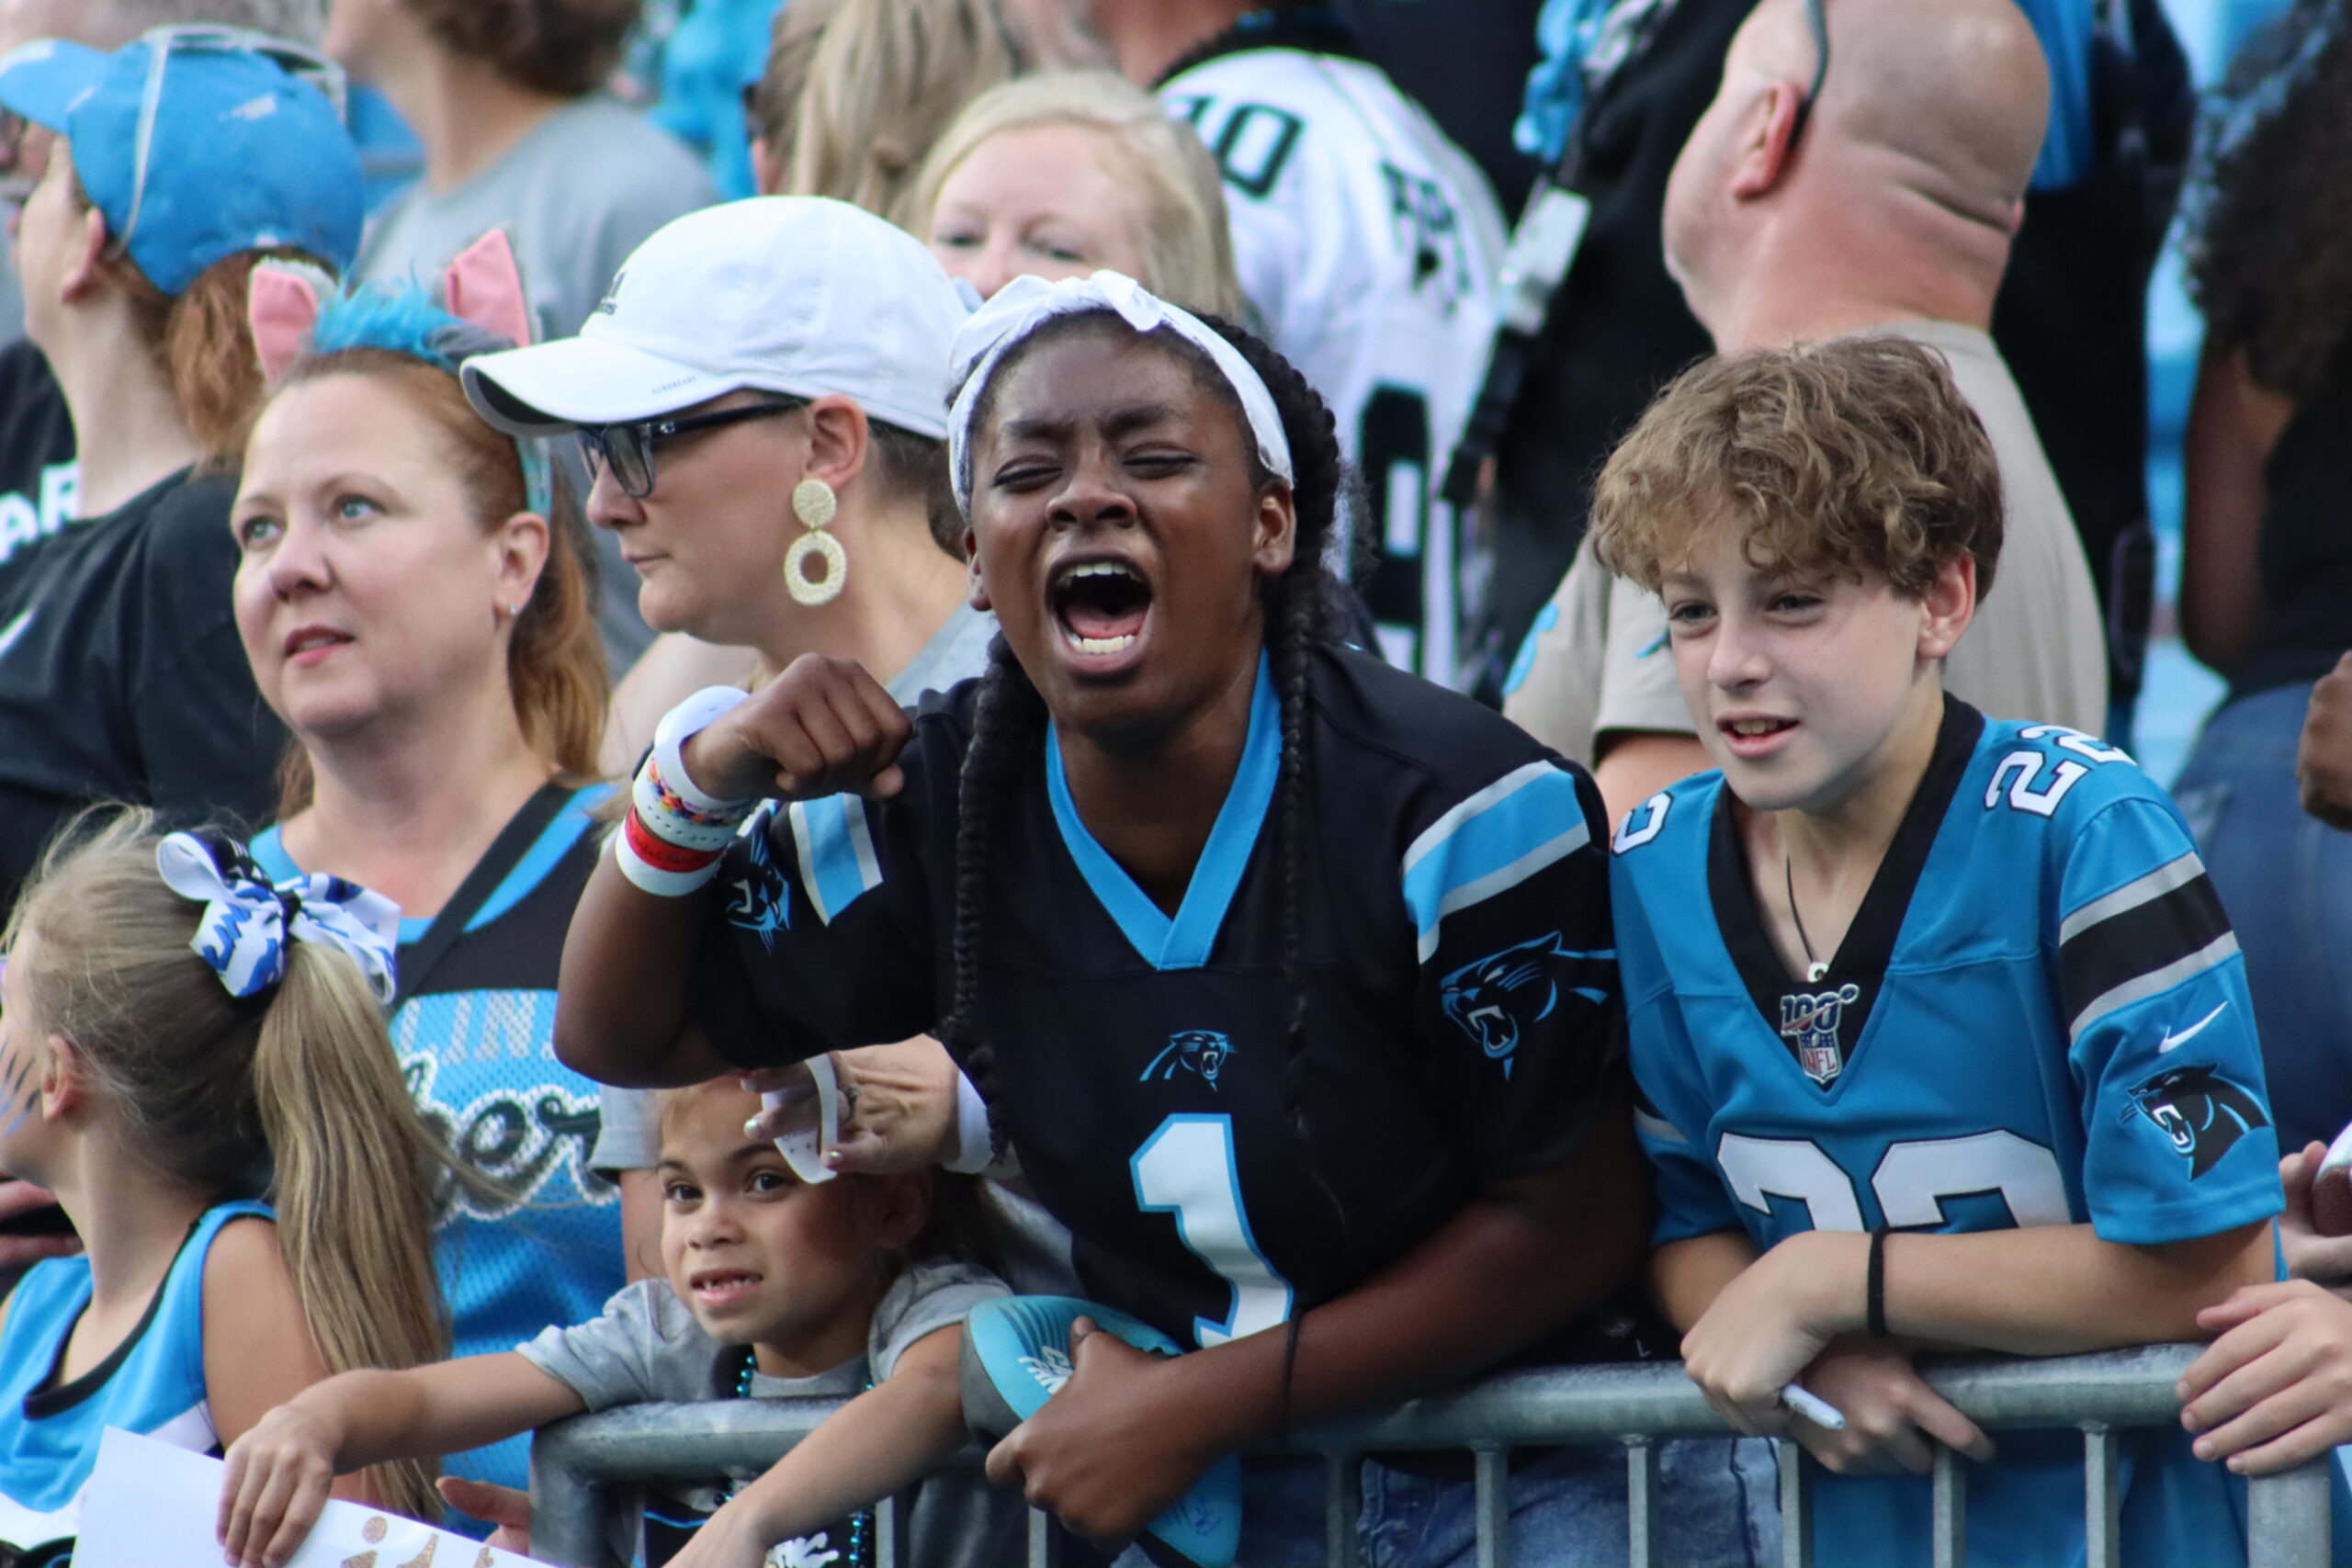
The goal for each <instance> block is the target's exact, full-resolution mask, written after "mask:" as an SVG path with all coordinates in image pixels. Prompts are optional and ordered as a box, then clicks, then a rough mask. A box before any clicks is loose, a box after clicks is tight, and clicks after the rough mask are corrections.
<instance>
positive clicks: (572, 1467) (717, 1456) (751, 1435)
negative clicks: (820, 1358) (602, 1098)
mask: <svg viewBox="0 0 2352 1568" xmlns="http://www.w3.org/2000/svg"><path fill="white" fill-rule="evenodd" d="M2198 1350H2199V1347H2198V1346H2194V1345H2154V1346H2148V1347H2144V1348H2139V1349H2132V1350H2114V1351H2107V1352H2102V1353H2100V1354H2098V1355H2090V1356H2065V1357H2055V1358H2051V1359H2007V1358H1997V1357H1952V1358H1943V1359H1933V1360H1929V1361H1927V1362H1924V1363H1922V1367H1921V1370H1922V1371H1923V1372H1924V1373H1925V1375H1926V1377H1927V1380H1928V1383H1929V1384H1930V1385H1931V1386H1933V1387H1934V1388H1935V1390H1936V1392H1937V1393H1940V1394H1942V1395H1943V1396H1944V1398H1946V1399H1948V1400H1950V1401H1951V1403H1952V1404H1954V1405H1955V1406H1957V1407H1958V1408H1959V1410H1960V1411H1961V1413H1962V1414H1963V1415H1965V1416H1968V1418H1969V1419H1970V1420H1972V1421H1974V1422H1975V1423H1976V1424H1977V1425H1978V1426H1980V1427H1987V1428H2000V1427H2076V1428H2078V1429H2079V1430H2080V1431H2081V1432H2082V1434H2083V1474H2084V1481H2085V1488H2084V1491H2085V1509H2084V1513H2085V1526H2086V1532H2087V1543H2088V1551H2087V1553H2086V1562H2087V1563H2088V1564H2089V1565H2090V1568H2121V1562H2122V1558H2121V1542H2120V1536H2119V1531H2118V1514H2119V1508H2120V1501H2121V1497H2120V1490H2119V1485H2118V1473H2117V1462H2116V1461H2117V1441H2116V1434H2117V1432H2118V1431H2120V1430H2123V1429H2126V1428H2130V1427H2159V1426H2169V1425H2171V1424H2172V1423H2173V1422H2175V1421H2177V1419H2178V1418H2179V1414H2180V1406H2179V1403H2178V1401H2177V1399H2176V1398H2175V1397H2174V1394H2173V1388H2174V1385H2175V1383H2176V1382H2177V1381H2178V1380H2179V1377H2180V1374H2181V1372H2182V1371H2185V1370H2186V1369H2187V1368H2188V1363H2189V1362H2190V1361H2191V1360H2192V1359H2195V1358H2196V1355H2197V1353H2198ZM836 1408H838V1402H836V1401H832V1400H822V1399H777V1400H729V1401H725V1402H722V1403H719V1404H652V1405H638V1406H633V1407H630V1408H628V1409H622V1410H615V1411H608V1412H606V1413H605V1414H603V1415H600V1416H578V1417H575V1418H574V1419H572V1420H570V1421H565V1422H560V1423H559V1424H557V1425H555V1426H553V1427H548V1428H547V1429H546V1430H544V1431H542V1432H541V1433H540V1434H539V1435H538V1437H537V1439H536V1441H535V1442H534V1443H533V1445H532V1449H531V1531H532V1547H533V1555H534V1556H536V1557H538V1558H540V1559H542V1560H543V1561H545V1562H551V1563H558V1564H562V1565H563V1568H616V1563H615V1562H614V1560H613V1559H611V1558H610V1557H609V1556H608V1555H607V1553H606V1549H605V1510H606V1507H607V1506H608V1503H609V1502H611V1501H614V1500H615V1499H614V1498H613V1497H612V1495H611V1494H612V1492H613V1491H614V1489H615V1487H616V1483H624V1482H637V1481H708V1480H709V1479H711V1478H712V1477H714V1476H717V1475H718V1474H720V1473H722V1472H726V1471H728V1470H730V1469H737V1468H757V1467H763V1466H765V1465H768V1464H771V1463H773V1462H775V1460H776V1459H777V1458H778V1457H779V1456H781V1455H782V1454H783V1453H784V1452H785V1451H786V1450H788V1449H790V1448H791V1447H792V1446H793V1445H794V1444H795V1443H797V1442H798V1441H799V1440H800V1439H801V1438H805V1437H807V1436H808V1435H809V1432H810V1431H811V1430H813V1429H814V1428H815V1427H816V1426H817V1424H818V1423H819V1422H820V1421H822V1420H823V1419H824V1418H825V1417H826V1416H828V1415H830V1414H831V1413H832V1411H833V1410H835V1409H836ZM1725 1430H1726V1428H1725V1427H1724V1424H1723V1422H1722V1421H1721V1419H1720V1418H1718V1417H1717V1416H1716V1415H1715V1414H1714V1412H1713V1410H1712V1409H1710V1408H1709V1407H1708V1404H1707V1403H1706V1401H1705V1400H1704V1399H1703V1398H1702V1397H1701V1395H1700V1393H1699V1390H1698V1388H1697V1387H1696V1386H1695V1385H1694V1384H1692V1383H1691V1381H1690V1380H1689V1379H1688V1378H1686V1377H1684V1376H1683V1375H1682V1369H1681V1367H1680V1366H1679V1364H1677V1363H1673V1362H1665V1363H1649V1364H1645V1365H1634V1366H1611V1367H1577V1368H1547V1369H1543V1370H1539V1371H1521V1372H1510V1373H1505V1374H1503V1375H1500V1376H1498V1377H1494V1378H1489V1379H1487V1380H1486V1381H1485V1382H1478V1383H1474V1384H1470V1385H1468V1386H1466V1387H1464V1388H1461V1389H1458V1390H1453V1391H1449V1392H1446V1393H1434V1394H1430V1395H1428V1396H1426V1397H1424V1398H1420V1399H1416V1400H1412V1401H1409V1402H1408V1403H1407V1404H1402V1405H1399V1406H1398V1407H1397V1408H1396V1409H1394V1410H1391V1411H1389V1412H1387V1413H1386V1414H1385V1415H1381V1416H1373V1417H1370V1418H1367V1419H1363V1420H1355V1421H1347V1422H1340V1423H1335V1424H1333V1425H1330V1426H1326V1427H1317V1428H1314V1429H1312V1430H1308V1431H1304V1432H1301V1433H1299V1434H1298V1435H1297V1436H1296V1437H1295V1438H1294V1439H1293V1442H1292V1447H1293V1449H1294V1450H1305V1451H1308V1452H1313V1453H1318V1454H1321V1455H1323V1456H1325V1458H1326V1460H1327V1461H1328V1462H1327V1474H1328V1476H1329V1491H1328V1493H1327V1499H1328V1500H1327V1505H1326V1512H1325V1518H1326V1521H1327V1528H1328V1530H1329V1542H1330V1546H1329V1562H1330V1563H1331V1564H1332V1565H1333V1568H1356V1536H1355V1521H1356V1516H1357V1511H1358V1496H1357V1487H1358V1474H1359V1470H1358V1464H1357V1462H1356V1461H1360V1460H1361V1459H1362V1458H1363V1456H1364V1455H1366V1454H1368V1453H1376V1452H1381V1451H1386V1450H1428V1449H1465V1450H1469V1451H1470V1453H1471V1454H1472V1455H1473V1456H1474V1459H1475V1464H1474V1469H1475V1474H1476V1488H1477V1525H1478V1564H1479V1568H1505V1565H1509V1564H1511V1563H1512V1562H1513V1559H1512V1556H1511V1551H1510V1535H1509V1531H1510V1507H1509V1504H1508V1500H1507V1498H1506V1495H1505V1491H1504V1479H1505V1472H1506V1467H1507V1464H1508V1462H1509V1457H1510V1450H1513V1449H1518V1448H1532V1447H1539V1446H1544V1445H1549V1444H1556V1443H1592V1442H1616V1443H1622V1444H1623V1446H1624V1449H1625V1461H1626V1464H1625V1469H1626V1491H1627V1496H1628V1500H1629V1504H1630V1538H1631V1539H1630V1543H1629V1544H1630V1548H1631V1551H1630V1557H1629V1561H1630V1562H1632V1563H1633V1564H1634V1568H1656V1565H1657V1562H1659V1540H1660V1536H1659V1527H1660V1522H1661V1521H1660V1514H1659V1500H1658V1467H1657V1444H1658V1442H1659V1441H1660V1440H1661V1439H1664V1438H1679V1437H1699V1436H1709V1435H1718V1434H1721V1433H1723V1432H1724V1431H1725ZM1779 1450H1780V1483H1781V1559H1780V1560H1781V1564H1782V1568H1809V1565H1810V1564H1811V1562H1812V1561H1813V1520H1812V1515H1811V1513H1810V1510H1809V1508H1808V1506H1807V1493H1808V1490H1809V1487H1808V1478H1809V1473H1810V1472H1811V1471H1812V1470H1813V1469H1814V1463H1813V1461H1811V1460H1810V1459H1808V1458H1806V1457H1805V1456H1804V1452H1803V1450H1800V1449H1799V1448H1798V1447H1797V1446H1796V1445H1795V1444H1793V1443H1782V1444H1781V1445H1779ZM1936 1457H1937V1463H1936V1470H1935V1477H1934V1509H1933V1519H1934V1554H1935V1555H1934V1562H1935V1565H1936V1568H1954V1565H1957V1564H1959V1563H1962V1562H1966V1561H1967V1542H1966V1540H1965V1525H1966V1518H1965V1509H1964V1507H1963V1501H1964V1498H1965V1496H1966V1488H1967V1476H1968V1465H1967V1463H1966V1462H1965V1461H1962V1460H1960V1459H1959V1458H1958V1457H1957V1456H1956V1455H1954V1454H1953V1453H1952V1452H1951V1450H1946V1449H1940V1448H1939V1450H1938V1451H1937V1456H1936ZM978 1458H979V1450H977V1449H973V1450H967V1452H966V1453H965V1454H963V1455H961V1456H959V1459H958V1462H960V1463H966V1464H970V1463H977V1462H978ZM2328 1462H2329V1461H2327V1460H2325V1459H2322V1460H2319V1461H2313V1462H2312V1463H2311V1464H2309V1465H2306V1466H2304V1467H2302V1468H2301V1469H2300V1470H2295V1471H2290V1472H2286V1473H2284V1474H2280V1475H2275V1476H2268V1477H2263V1478H2259V1479H2256V1481H2254V1482H2253V1483H2251V1484H2250V1486H2249V1487H2248V1490H2247V1517H2246V1554H2247V1559H2248V1562H2249V1563H2250V1568H2312V1565H2314V1564H2321V1563H2324V1562H2327V1561H2328ZM907 1518H908V1512H907V1506H906V1499H905V1498H903V1497H899V1498H893V1499H891V1500H890V1501H889V1502H888V1503H887V1504H886V1505H884V1506H882V1507H880V1508H877V1509H876V1511H875V1527H876V1529H875V1540H874V1548H875V1551H874V1555H873V1558H872V1561H873V1562H876V1563H877V1564H879V1565H881V1568H904V1564H905V1545H906V1541H907V1539H908V1534H907ZM1059 1560H1060V1545H1059V1532H1058V1531H1057V1529H1054V1528H1052V1526H1051V1524H1050V1522H1049V1521H1048V1520H1047V1519H1046V1517H1045V1516H1044V1515H1042V1514H1035V1513H1033V1514H1032V1515H1031V1516H1030V1530H1029V1557H1028V1561H1029V1562H1030V1563H1031V1564H1032V1568H1058V1563H1059ZM1531 1568H1532V1565H1531Z"/></svg>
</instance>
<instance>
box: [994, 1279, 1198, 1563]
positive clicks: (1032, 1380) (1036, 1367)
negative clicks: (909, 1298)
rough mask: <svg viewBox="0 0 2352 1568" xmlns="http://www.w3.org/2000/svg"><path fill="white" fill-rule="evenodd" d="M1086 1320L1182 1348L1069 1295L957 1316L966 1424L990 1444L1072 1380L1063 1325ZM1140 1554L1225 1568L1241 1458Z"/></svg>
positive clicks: (1153, 1349)
mask: <svg viewBox="0 0 2352 1568" xmlns="http://www.w3.org/2000/svg"><path fill="white" fill-rule="evenodd" d="M1081 1317H1091V1318H1092V1319H1093V1320H1094V1322H1095V1324H1096V1325H1098V1326H1099V1327H1101V1328H1102V1330H1103V1332H1104V1333H1106V1334H1115V1335H1117V1336H1118V1337H1120V1338H1121V1339H1124V1340H1125V1341H1126V1342H1127V1343H1128V1344H1130V1345H1132V1346H1134V1347H1135V1348H1136V1349H1138V1350H1148V1351H1149V1352H1150V1353H1151V1354H1153V1355H1155V1356H1176V1355H1182V1353H1183V1348H1182V1346H1180V1345H1178V1344H1177V1343H1176V1342H1175V1341H1174V1340H1173V1339H1170V1338H1169V1337H1168V1336H1166V1335H1165V1334H1162V1333H1160V1332H1159V1330H1158V1329H1157V1328H1154V1327H1152V1326H1151V1325H1149V1324H1148V1323H1140V1322H1137V1321H1136V1319H1134V1318H1132V1317H1129V1316H1128V1315H1127V1314H1125V1313H1123V1312H1114V1311H1112V1310H1111V1309H1110V1308H1109V1307H1104V1306H1096V1305H1095V1304H1094V1303H1091V1302H1081V1301H1077V1300H1074V1299H1072V1298H1071V1297H1069V1296H1005V1297H1001V1298H999V1299H998V1300H995V1301H990V1302H982V1303H980V1304H979V1305H978V1306H977V1307H974V1308H973V1309H972V1314H971V1315H970V1316H969V1317H967V1318H966V1319H965V1320H964V1359H963V1366H962V1371H961V1376H962V1379H963V1387H964V1419H965V1420H966V1421H967V1422H968V1423H970V1425H971V1427H972V1430H973V1431H974V1432H976V1433H978V1435H979V1436H980V1437H981V1438H984V1439H986V1440H987V1441H989V1442H995V1441H997V1440H998V1439H1000V1438H1003V1437H1004V1436H1005V1435H1006V1434H1008V1433H1009V1432H1011V1431H1012V1429H1013V1428H1014V1427H1018V1426H1019V1425H1021V1423H1022V1422H1023V1421H1026V1420H1027V1419H1028V1418H1029V1417H1030V1416H1034V1415H1035V1414H1036V1413H1037V1412H1038V1410H1039V1409H1040V1408H1042V1407H1043V1406H1044V1404H1045V1403H1046V1400H1048V1399H1050V1398H1052V1397H1053V1395H1054V1393H1056V1392H1057V1390H1059V1389H1060V1387H1061V1386H1062V1384H1064V1383H1065V1382H1069V1375H1070V1360H1069V1329H1070V1325H1071V1324H1073V1323H1076V1322H1077V1321H1078V1320H1079V1319H1080V1318H1081ZM1141 1544H1142V1547H1143V1550H1144V1555H1146V1556H1147V1557H1149V1558H1150V1559H1151V1560H1152V1561H1153V1562H1156V1563H1159V1565H1160V1568H1228V1565H1229V1564H1230V1563H1231V1562H1233V1559H1234V1554H1235V1553H1237V1552H1238V1551H1240V1549H1241V1461H1240V1460H1239V1459H1238V1458H1237V1457H1235V1456H1233V1455H1230V1454H1228V1455H1227V1456H1226V1457H1225V1458H1224V1459H1221V1460H1219V1461H1217V1462H1216V1464H1215V1465H1213V1466H1212V1467H1210V1469H1209V1472H1208V1473H1207V1474H1205V1475H1204V1476H1202V1477H1201V1478H1200V1480H1198V1481H1197V1482H1194V1483H1193V1489H1192V1490H1191V1491H1190V1492H1187V1493H1185V1494H1184V1495H1183V1496H1182V1497H1179V1498H1178V1499H1177V1500H1176V1502H1175V1503H1174V1505H1173V1506H1170V1508H1169V1510H1168V1511H1167V1512H1166V1513H1164V1514H1162V1515H1160V1516H1159V1517H1158V1518H1156V1519H1154V1520H1152V1521H1151V1523H1150V1524H1149V1525H1148V1526H1147V1527H1145V1529H1144V1535H1143V1540H1142V1542H1141Z"/></svg>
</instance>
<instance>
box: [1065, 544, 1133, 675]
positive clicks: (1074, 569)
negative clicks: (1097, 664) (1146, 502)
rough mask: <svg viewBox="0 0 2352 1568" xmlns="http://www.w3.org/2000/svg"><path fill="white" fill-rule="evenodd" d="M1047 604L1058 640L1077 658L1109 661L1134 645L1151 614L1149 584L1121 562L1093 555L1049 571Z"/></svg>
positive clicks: (1130, 567)
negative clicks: (1059, 634) (1090, 557)
mask: <svg viewBox="0 0 2352 1568" xmlns="http://www.w3.org/2000/svg"><path fill="white" fill-rule="evenodd" d="M1046 609H1047V610H1048V611H1049V612H1050V613H1051V614H1052V616H1053V620H1054V624H1055V626H1057V627H1058V628H1059V630H1060V632H1061V634H1062V640H1063V642H1065V643H1066V644H1068V645H1069V649H1070V651H1071V652H1073V653H1076V654H1077V655H1079V657H1080V660H1086V661H1092V660H1114V659H1116V658H1118V657H1119V656H1120V655H1122V654H1125V653H1128V652H1130V651H1132V650H1133V649H1134V648H1135V647H1136V643H1137V642H1138V641H1140V640H1141V638H1142V637H1143V630H1144V624H1145V622H1146V621H1147V620H1148V618H1149V617H1150V614H1151V585H1150V584H1149V583H1148V582H1147V581H1144V577H1143V574H1142V573H1141V572H1139V571H1137V570H1136V569H1135V568H1134V567H1132V566H1130V565H1129V564H1127V563H1126V562H1125V561H1123V560H1117V559H1107V558H1100V557H1098V558H1094V559H1092V560H1080V561H1072V562H1069V563H1068V564H1066V565H1063V566H1058V567H1057V568H1055V569H1054V572H1053V575H1052V577H1051V578H1050V579H1049V580H1048V581H1047V583H1046Z"/></svg>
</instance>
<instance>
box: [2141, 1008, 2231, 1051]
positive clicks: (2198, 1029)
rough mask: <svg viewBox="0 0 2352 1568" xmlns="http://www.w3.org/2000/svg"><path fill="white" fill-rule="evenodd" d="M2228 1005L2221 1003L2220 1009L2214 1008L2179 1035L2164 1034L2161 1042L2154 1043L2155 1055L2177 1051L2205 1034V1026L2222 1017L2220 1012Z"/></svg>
mask: <svg viewBox="0 0 2352 1568" xmlns="http://www.w3.org/2000/svg"><path fill="white" fill-rule="evenodd" d="M2229 1005H2230V1004H2229V1003H2227V1002H2223V1003H2222V1005H2221V1007H2217V1008H2215V1009H2214V1010H2212V1011H2211V1012H2209V1013H2207V1014H2206V1015H2205V1016H2204V1017H2203V1018H2200V1019H2199V1020H2198V1021H2196V1022H2195V1023H2192V1024H2190V1025H2189V1026H2188V1028H2187V1029H2184V1030H2182V1031H2181V1032H2179V1033H2177V1034H2166V1035H2165V1037H2164V1038H2163V1039H2162V1040H2159V1041H2157V1042H2156V1055H2160V1056H2161V1055H2164V1054H2165V1052H2166V1051H2171V1050H2177V1048H2179V1047H2180V1046H2183V1045H2186V1044H2188V1043H2189V1042H2190V1041H2191V1040H2194V1039H2196V1038H2197V1036H2198V1035H2199V1034H2201V1033H2203V1032H2205V1026H2206V1025H2207V1024H2209V1023H2211V1022H2212V1021H2214V1020H2215V1019H2217V1018H2219V1017H2221V1016H2222V1010H2224V1009H2226V1008H2227V1007H2228V1006H2229Z"/></svg>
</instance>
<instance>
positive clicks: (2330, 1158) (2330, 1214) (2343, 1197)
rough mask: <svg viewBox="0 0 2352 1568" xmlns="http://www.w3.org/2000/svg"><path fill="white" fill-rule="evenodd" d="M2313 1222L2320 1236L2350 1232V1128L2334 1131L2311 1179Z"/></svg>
mask: <svg viewBox="0 0 2352 1568" xmlns="http://www.w3.org/2000/svg"><path fill="white" fill-rule="evenodd" d="M2312 1224H2314V1225H2316V1226H2318V1227H2319V1234H2320V1235H2352V1127H2346V1128H2345V1129H2344V1131H2342V1132H2341V1133H2338V1134H2335V1142H2334V1143H2332V1144H2330V1145H2327V1157H2326V1158H2325V1159H2323V1160H2321V1161H2320V1162H2319V1174H2318V1175H2317V1176H2316V1177H2313V1178H2312Z"/></svg>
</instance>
